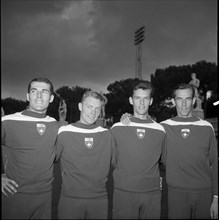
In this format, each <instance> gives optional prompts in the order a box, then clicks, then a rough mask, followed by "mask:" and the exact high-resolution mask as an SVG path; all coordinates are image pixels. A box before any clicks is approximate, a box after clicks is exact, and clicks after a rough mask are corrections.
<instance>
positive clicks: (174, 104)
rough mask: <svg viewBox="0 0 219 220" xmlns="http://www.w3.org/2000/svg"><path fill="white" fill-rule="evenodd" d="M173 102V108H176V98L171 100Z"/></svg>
mask: <svg viewBox="0 0 219 220" xmlns="http://www.w3.org/2000/svg"><path fill="white" fill-rule="evenodd" d="M171 102H172V104H173V106H176V102H175V99H174V98H172V99H171Z"/></svg>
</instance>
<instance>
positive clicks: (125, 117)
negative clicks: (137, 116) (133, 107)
mask: <svg viewBox="0 0 219 220" xmlns="http://www.w3.org/2000/svg"><path fill="white" fill-rule="evenodd" d="M131 117H132V115H131V114H129V113H125V114H123V115H122V117H121V118H120V121H121V122H122V123H123V124H124V125H129V124H130V123H131V121H130V118H131Z"/></svg>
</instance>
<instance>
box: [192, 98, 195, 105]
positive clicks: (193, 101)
mask: <svg viewBox="0 0 219 220" xmlns="http://www.w3.org/2000/svg"><path fill="white" fill-rule="evenodd" d="M195 101H196V97H193V99H192V105H194V104H195Z"/></svg>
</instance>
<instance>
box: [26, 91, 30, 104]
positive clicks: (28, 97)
mask: <svg viewBox="0 0 219 220" xmlns="http://www.w3.org/2000/svg"><path fill="white" fill-rule="evenodd" d="M26 98H27V101H28V102H29V101H30V94H29V93H27V95H26Z"/></svg>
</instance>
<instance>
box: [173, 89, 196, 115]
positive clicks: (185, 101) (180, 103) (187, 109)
mask: <svg viewBox="0 0 219 220" xmlns="http://www.w3.org/2000/svg"><path fill="white" fill-rule="evenodd" d="M172 101H173V104H175V106H176V111H177V115H178V116H179V117H183V118H188V117H191V116H192V108H193V105H194V103H195V98H193V97H192V90H191V89H179V90H176V94H175V99H173V100H172Z"/></svg>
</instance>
